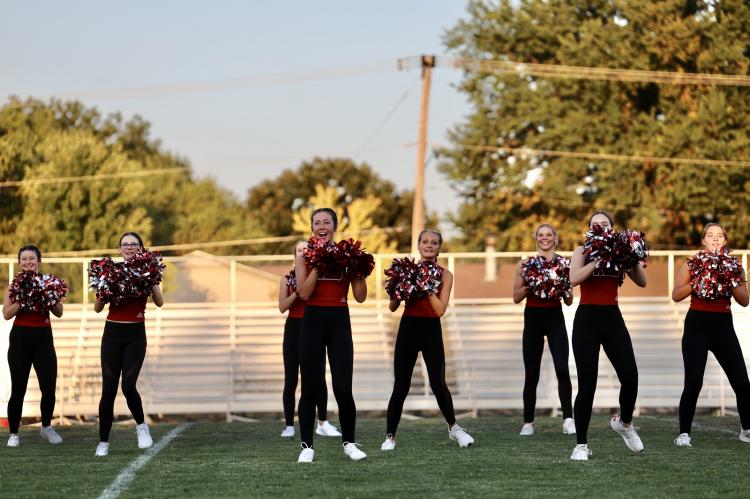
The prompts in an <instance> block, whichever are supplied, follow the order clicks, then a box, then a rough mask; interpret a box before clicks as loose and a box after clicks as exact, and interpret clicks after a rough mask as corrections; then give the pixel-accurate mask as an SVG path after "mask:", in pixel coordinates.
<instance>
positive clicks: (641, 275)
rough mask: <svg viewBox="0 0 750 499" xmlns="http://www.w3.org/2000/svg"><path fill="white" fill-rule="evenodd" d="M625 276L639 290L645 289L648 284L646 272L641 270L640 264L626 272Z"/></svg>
mask: <svg viewBox="0 0 750 499" xmlns="http://www.w3.org/2000/svg"><path fill="white" fill-rule="evenodd" d="M627 274H628V277H630V280H631V281H633V282H634V283H635V285H636V286H638V287H639V288H645V287H646V284H648V279H647V278H646V271H644V270H643V266H642V265H641V264H640V263H639V264H638V265H636V266H635V267H633V268H632V269H630V270H628V272H627Z"/></svg>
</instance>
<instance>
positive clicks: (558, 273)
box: [521, 256, 571, 299]
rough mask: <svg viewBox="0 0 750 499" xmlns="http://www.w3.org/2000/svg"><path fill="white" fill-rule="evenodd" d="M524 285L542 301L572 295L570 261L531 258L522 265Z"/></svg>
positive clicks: (540, 257) (538, 257)
mask: <svg viewBox="0 0 750 499" xmlns="http://www.w3.org/2000/svg"><path fill="white" fill-rule="evenodd" d="M521 279H522V280H523V285H524V286H525V287H526V288H527V289H528V290H529V293H531V294H532V295H534V296H537V297H539V298H542V299H557V298H565V297H568V296H570V294H571V286H570V260H568V259H567V258H563V257H561V256H555V257H553V258H551V259H549V260H548V259H547V258H545V257H543V256H535V257H532V258H529V259H528V260H526V261H525V262H524V263H523V264H522V265H521Z"/></svg>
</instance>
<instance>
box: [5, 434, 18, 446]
mask: <svg viewBox="0 0 750 499" xmlns="http://www.w3.org/2000/svg"><path fill="white" fill-rule="evenodd" d="M19 445H21V438H20V437H19V436H18V435H11V436H10V437H8V447H18V446H19Z"/></svg>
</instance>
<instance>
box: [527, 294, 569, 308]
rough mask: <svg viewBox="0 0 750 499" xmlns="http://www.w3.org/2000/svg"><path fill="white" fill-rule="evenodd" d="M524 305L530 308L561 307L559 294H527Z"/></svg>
mask: <svg viewBox="0 0 750 499" xmlns="http://www.w3.org/2000/svg"><path fill="white" fill-rule="evenodd" d="M526 306H527V307H531V308H562V304H561V303H560V297H559V296H558V297H557V298H539V297H538V296H536V295H528V296H527V297H526Z"/></svg>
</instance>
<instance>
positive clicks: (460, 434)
mask: <svg viewBox="0 0 750 499" xmlns="http://www.w3.org/2000/svg"><path fill="white" fill-rule="evenodd" d="M448 438H450V439H451V440H455V441H456V442H458V446H459V447H468V446H470V445H471V444H473V443H474V439H473V438H471V435H469V434H468V433H466V430H464V429H463V428H461V427H460V426H458V425H457V424H454V425H453V427H452V428H450V429H449V430H448Z"/></svg>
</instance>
